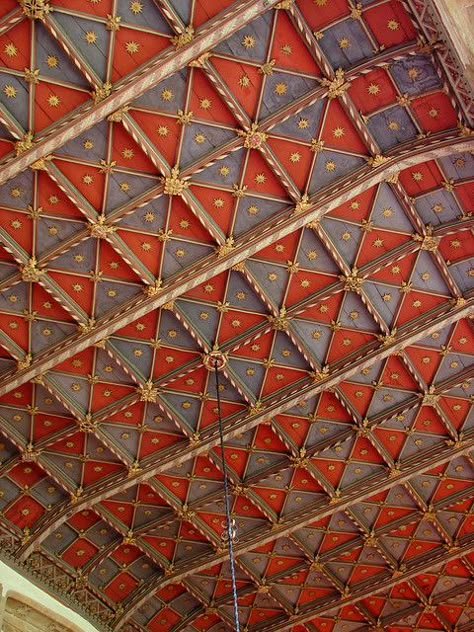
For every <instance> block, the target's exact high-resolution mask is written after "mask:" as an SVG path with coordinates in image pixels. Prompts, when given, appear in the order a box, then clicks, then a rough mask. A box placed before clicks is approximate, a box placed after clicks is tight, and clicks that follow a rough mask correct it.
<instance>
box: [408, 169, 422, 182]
mask: <svg viewBox="0 0 474 632" xmlns="http://www.w3.org/2000/svg"><path fill="white" fill-rule="evenodd" d="M411 177H412V178H413V180H414V181H415V182H421V180H423V174H422V173H421V172H420V171H412V173H411Z"/></svg>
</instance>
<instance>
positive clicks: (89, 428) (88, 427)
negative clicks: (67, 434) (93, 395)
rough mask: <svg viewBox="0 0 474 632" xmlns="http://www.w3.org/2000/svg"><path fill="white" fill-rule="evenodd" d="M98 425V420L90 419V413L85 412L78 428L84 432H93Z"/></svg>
mask: <svg viewBox="0 0 474 632" xmlns="http://www.w3.org/2000/svg"><path fill="white" fill-rule="evenodd" d="M97 427H98V422H97V421H94V420H93V419H92V415H91V414H90V413H87V415H86V416H85V417H84V419H83V420H82V421H80V422H79V430H80V431H81V432H84V433H85V434H88V433H91V432H95V431H96V430H97Z"/></svg>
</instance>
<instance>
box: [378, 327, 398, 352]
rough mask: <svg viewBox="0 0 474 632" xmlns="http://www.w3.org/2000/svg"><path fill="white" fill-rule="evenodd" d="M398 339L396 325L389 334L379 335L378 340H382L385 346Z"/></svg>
mask: <svg viewBox="0 0 474 632" xmlns="http://www.w3.org/2000/svg"><path fill="white" fill-rule="evenodd" d="M396 339H397V328H396V327H394V328H393V329H392V330H391V331H390V332H389V333H388V334H385V335H380V336H377V340H378V341H379V342H381V343H382V344H383V345H384V347H386V346H388V345H391V344H393V343H394V342H395V340H396Z"/></svg>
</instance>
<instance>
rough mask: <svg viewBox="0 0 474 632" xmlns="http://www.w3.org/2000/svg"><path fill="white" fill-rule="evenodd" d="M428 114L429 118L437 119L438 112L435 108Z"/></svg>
mask: <svg viewBox="0 0 474 632" xmlns="http://www.w3.org/2000/svg"><path fill="white" fill-rule="evenodd" d="M428 114H429V115H430V116H431V118H438V114H439V110H437V109H436V108H431V110H430V111H429V112H428Z"/></svg>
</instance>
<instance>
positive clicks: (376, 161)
mask: <svg viewBox="0 0 474 632" xmlns="http://www.w3.org/2000/svg"><path fill="white" fill-rule="evenodd" d="M387 160H389V159H388V158H386V157H385V156H382V154H377V155H376V156H373V157H372V158H369V159H368V160H367V162H368V163H369V165H370V166H371V167H373V168H374V169H376V168H377V167H380V166H381V165H384V164H385V163H386V162H387Z"/></svg>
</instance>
